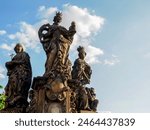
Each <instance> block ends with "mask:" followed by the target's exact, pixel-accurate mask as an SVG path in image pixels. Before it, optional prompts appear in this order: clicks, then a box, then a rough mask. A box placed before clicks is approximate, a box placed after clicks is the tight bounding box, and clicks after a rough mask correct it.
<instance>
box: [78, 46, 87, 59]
mask: <svg viewBox="0 0 150 130" xmlns="http://www.w3.org/2000/svg"><path fill="white" fill-rule="evenodd" d="M77 51H78V56H79V58H80V59H82V60H84V58H85V56H86V52H85V50H84V47H82V46H79V47H78V49H77Z"/></svg>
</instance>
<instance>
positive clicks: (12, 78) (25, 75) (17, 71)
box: [5, 44, 32, 108]
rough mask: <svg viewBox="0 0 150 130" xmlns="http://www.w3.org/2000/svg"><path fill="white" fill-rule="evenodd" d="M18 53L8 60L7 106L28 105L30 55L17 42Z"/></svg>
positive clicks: (30, 72)
mask: <svg viewBox="0 0 150 130" xmlns="http://www.w3.org/2000/svg"><path fill="white" fill-rule="evenodd" d="M14 50H15V52H16V55H15V56H14V57H13V58H12V60H11V61H9V62H6V68H7V70H8V73H7V75H8V76H9V77H8V83H7V85H6V88H5V93H6V96H7V99H6V105H7V106H6V107H8V108H9V107H16V106H17V107H22V106H24V107H25V106H27V105H28V102H27V97H28V90H29V88H30V85H31V78H32V70H31V64H30V57H29V55H28V54H27V53H26V52H24V49H23V46H22V45H21V44H17V45H16V46H15V48H14Z"/></svg>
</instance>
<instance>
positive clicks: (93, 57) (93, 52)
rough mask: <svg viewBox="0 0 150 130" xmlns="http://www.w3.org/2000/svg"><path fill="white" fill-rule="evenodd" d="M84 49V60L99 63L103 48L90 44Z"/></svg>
mask: <svg viewBox="0 0 150 130" xmlns="http://www.w3.org/2000/svg"><path fill="white" fill-rule="evenodd" d="M85 49H86V50H87V57H86V61H87V62H88V63H89V64H94V63H101V62H100V59H99V56H101V55H103V54H104V52H103V50H101V49H100V48H96V47H94V46H91V45H89V46H87V47H86V48H85Z"/></svg>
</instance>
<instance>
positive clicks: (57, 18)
mask: <svg viewBox="0 0 150 130" xmlns="http://www.w3.org/2000/svg"><path fill="white" fill-rule="evenodd" d="M53 21H54V24H56V25H58V24H59V23H60V22H61V21H62V13H61V12H56V15H55V16H54V19H53Z"/></svg>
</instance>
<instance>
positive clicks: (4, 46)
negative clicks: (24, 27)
mask: <svg viewBox="0 0 150 130" xmlns="http://www.w3.org/2000/svg"><path fill="white" fill-rule="evenodd" d="M13 47H14V46H13V44H11V45H8V44H6V43H3V44H2V45H0V48H1V49H4V50H7V51H12V50H13Z"/></svg>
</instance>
